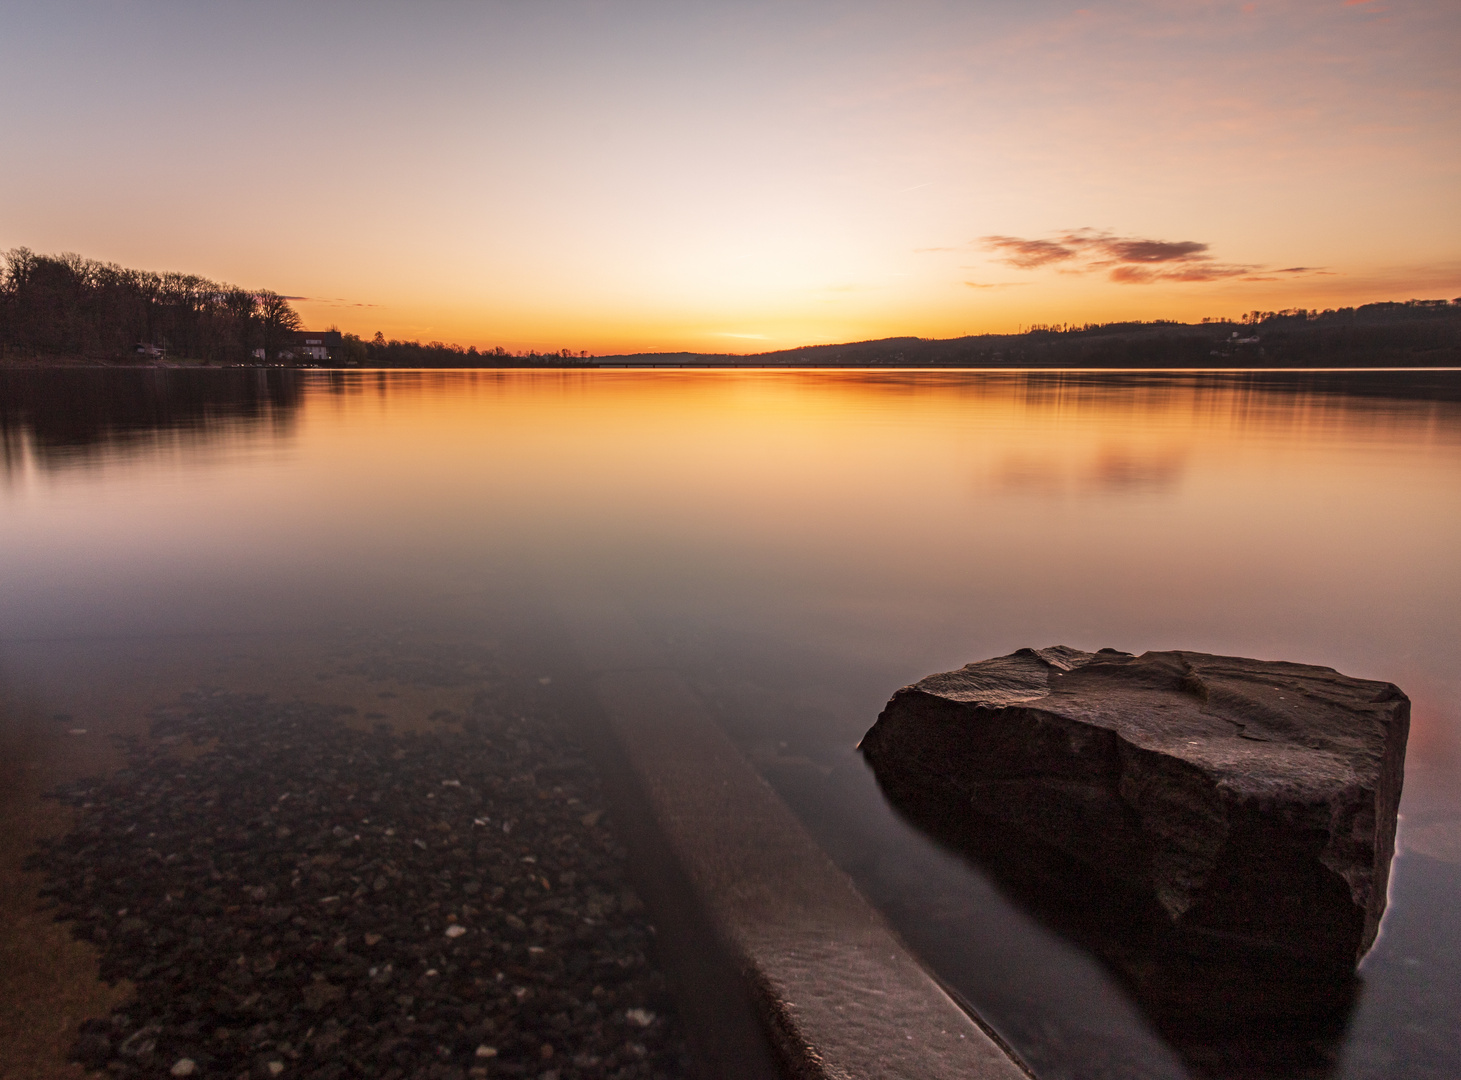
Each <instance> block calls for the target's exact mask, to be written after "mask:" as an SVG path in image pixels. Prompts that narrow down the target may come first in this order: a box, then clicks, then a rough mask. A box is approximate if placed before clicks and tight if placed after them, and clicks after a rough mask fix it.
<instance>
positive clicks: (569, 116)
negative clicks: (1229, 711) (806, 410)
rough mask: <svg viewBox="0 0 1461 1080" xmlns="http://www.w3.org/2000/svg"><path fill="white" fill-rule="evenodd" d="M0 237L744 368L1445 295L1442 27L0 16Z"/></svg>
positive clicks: (1116, 20)
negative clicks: (785, 355)
mask: <svg viewBox="0 0 1461 1080" xmlns="http://www.w3.org/2000/svg"><path fill="white" fill-rule="evenodd" d="M0 12H3V20H4V24H5V31H6V32H5V33H4V34H3V35H0V95H3V96H0V100H3V102H4V106H5V107H4V108H3V109H0V145H4V146H5V147H6V159H7V160H6V167H5V168H4V169H3V170H0V247H4V248H9V247H12V246H17V245H25V246H28V247H31V248H33V249H35V250H38V251H44V252H53V251H61V250H73V251H78V252H81V253H83V254H86V255H90V256H92V257H96V258H104V259H110V260H114V261H117V262H120V263H124V264H126V265H131V266H138V267H145V268H149V269H159V270H160V269H180V270H187V271H192V272H196V273H201V274H205V275H207V276H210V277H213V278H217V279H221V280H227V281H231V282H236V283H238V284H243V285H247V286H252V287H269V288H273V289H276V290H278V291H280V292H284V293H286V294H289V295H292V296H298V297H303V298H305V299H301V300H299V301H297V302H296V306H297V307H298V308H299V309H300V311H301V313H302V314H303V315H304V317H305V319H306V321H307V323H308V324H309V325H311V326H316V327H319V326H325V325H329V324H332V323H333V324H338V325H339V326H340V327H341V328H342V329H345V330H351V331H355V332H357V333H361V334H364V335H369V334H372V333H374V332H375V331H376V330H382V331H384V332H385V333H386V334H387V335H388V336H392V337H407V338H421V339H423V340H430V339H440V340H446V341H452V342H460V343H462V344H475V345H478V346H489V347H490V346H493V345H503V346H505V347H507V348H510V349H526V348H537V349H543V350H549V349H551V350H556V349H559V348H571V349H574V350H575V351H576V350H579V349H587V350H589V351H590V352H594V353H600V354H602V353H609V352H616V351H628V350H639V349H652V350H670V349H696V350H704V351H728V352H753V351H760V350H764V349H771V348H781V347H786V346H792V345H798V344H807V343H815V342H830V341H845V340H856V339H863V338H870V337H881V336H890V335H899V334H917V335H921V336H933V337H947V336H955V335H958V334H962V333H981V332H987V331H1006V330H1011V331H1012V330H1015V329H1016V328H1017V327H1019V326H1020V325H1028V324H1030V323H1032V322H1057V321H1059V322H1064V321H1073V322H1083V321H1088V320H1090V321H1107V320H1113V319H1123V318H1177V319H1185V320H1192V319H1198V318H1201V317H1203V316H1207V315H1212V316H1236V315H1238V314H1239V313H1241V312H1243V311H1246V310H1249V309H1252V308H1255V307H1257V308H1265V309H1273V308H1283V307H1290V306H1305V307H1325V306H1338V305H1343V304H1354V303H1363V302H1366V301H1369V300H1377V299H1406V298H1410V297H1455V296H1458V295H1461V199H1458V197H1457V195H1458V192H1461V139H1458V135H1461V130H1458V126H1461V124H1458V119H1457V118H1458V117H1461V85H1458V84H1461V74H1458V73H1461V65H1458V64H1456V63H1455V57H1456V56H1457V55H1458V54H1461V8H1458V7H1457V6H1456V5H1454V4H1437V3H1434V2H1422V0H1365V2H1355V0H1350V2H1347V3H1346V2H1344V0H1324V2H1317V0H1314V2H1297V0H1296V2H1273V3H1266V2H1261V0H1260V2H1257V3H1205V2H1177V0H1170V2H1161V0H1147V2H1139V0H1138V2H1130V3H1112V4H1100V3H1096V4H1090V5H1088V6H1086V7H1077V6H1075V5H1074V4H1066V3H1051V2H1041V0H1035V2H1030V3H1023V4H992V3H967V2H962V3H955V2H952V0H951V2H948V3H933V2H914V3H903V4H898V5H892V4H866V3H830V2H805V3H784V2H780V3H773V2H769V0H767V2H744V3H709V2H702V3H692V2H675V3H670V2H664V3H643V2H632V0H626V2H622V3H613V4H609V3H587V2H577V3H555V2H553V0H543V2H541V3H534V4H531V5H525V4H517V3H466V2H440V3H433V4H424V5H405V4H383V3H369V2H365V0H362V2H358V3H350V4H346V3H325V2H317V0H316V2H296V3H291V4H282V3H273V2H270V3H258V4H249V5H230V6H223V5H199V4H194V3H181V2H179V3H161V2H141V0H131V2H120V3H115V4H108V5H105V6H100V5H95V4H84V3H66V2H60V3H52V4H46V5H37V4H0Z"/></svg>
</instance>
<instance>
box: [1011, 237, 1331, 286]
mask: <svg viewBox="0 0 1461 1080" xmlns="http://www.w3.org/2000/svg"><path fill="white" fill-rule="evenodd" d="M982 242H983V244H984V246H985V247H986V248H989V249H990V250H992V251H995V252H998V253H999V255H1000V260H999V261H1000V262H1003V263H1005V264H1006V265H1008V266H1013V267H1016V268H1017V269H1020V270H1034V269H1038V268H1039V267H1042V266H1049V265H1052V264H1057V269H1058V271H1059V272H1060V273H1066V274H1088V273H1095V272H1098V271H1105V272H1106V274H1107V277H1108V278H1109V279H1110V280H1111V281H1114V282H1116V283H1117V284H1120V285H1149V284H1152V283H1153V282H1158V281H1179V282H1204V281H1222V280H1224V279H1227V278H1242V277H1246V276H1247V275H1250V274H1252V273H1254V272H1255V271H1261V270H1263V269H1264V268H1263V267H1261V266H1254V265H1250V264H1244V263H1223V262H1217V261H1215V260H1214V259H1213V257H1212V256H1211V255H1210V254H1209V253H1208V248H1209V245H1208V244H1205V243H1203V242H1201V241H1199V240H1151V239H1147V238H1145V237H1139V236H1116V235H1114V234H1112V233H1109V232H1102V231H1100V230H1097V229H1090V228H1086V229H1072V230H1070V231H1068V232H1064V233H1060V234H1058V235H1056V236H1055V237H1052V238H1050V239H1044V240H1041V239H1034V240H1027V239H1025V238H1023V237H1019V236H986V237H983V238H982ZM1272 272H1273V273H1278V274H1293V275H1302V274H1323V273H1327V271H1324V270H1321V269H1318V268H1316V267H1311V266H1290V267H1286V268H1284V269H1282V270H1276V271H1272Z"/></svg>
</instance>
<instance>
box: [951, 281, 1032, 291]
mask: <svg viewBox="0 0 1461 1080" xmlns="http://www.w3.org/2000/svg"><path fill="white" fill-rule="evenodd" d="M964 284H965V285H967V286H969V288H971V289H1015V288H1018V287H1019V286H1021V285H1028V284H1029V282H1028V281H966V282H964Z"/></svg>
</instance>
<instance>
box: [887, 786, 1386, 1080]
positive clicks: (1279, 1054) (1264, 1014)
mask: <svg viewBox="0 0 1461 1080" xmlns="http://www.w3.org/2000/svg"><path fill="white" fill-rule="evenodd" d="M886 781H887V778H886V777H882V776H879V786H880V787H881V789H882V791H883V793H884V795H885V796H886V797H887V798H888V800H889V801H890V802H891V803H892V804H893V806H894V807H895V808H896V809H897V810H898V811H899V813H901V814H902V815H903V816H904V818H905V819H906V820H907V821H909V822H911V823H912V824H913V825H915V826H916V827H917V828H919V829H920V830H922V831H923V832H924V833H925V834H926V835H928V836H929V837H931V838H933V839H934V840H936V841H937V842H938V843H940V844H942V845H943V846H945V847H947V848H949V849H951V850H953V851H956V852H958V853H959V854H960V855H962V856H963V857H964V858H966V859H968V860H969V861H970V863H972V864H973V865H974V866H975V867H976V868H978V870H979V871H980V872H981V873H983V874H984V875H986V876H987V877H988V878H989V879H990V880H991V881H993V882H994V883H995V885H996V886H997V887H998V888H999V889H1000V890H1001V891H1002V892H1003V893H1004V894H1005V896H1006V897H1008V898H1009V899H1011V900H1012V901H1013V902H1014V903H1016V904H1018V905H1019V906H1020V907H1021V908H1022V909H1023V910H1024V911H1025V912H1026V913H1028V914H1030V915H1033V916H1034V917H1035V918H1037V919H1038V920H1039V921H1040V922H1041V923H1042V924H1043V925H1045V926H1046V927H1048V928H1049V929H1051V930H1053V931H1055V932H1056V933H1059V934H1061V935H1062V936H1064V937H1066V938H1067V939H1069V940H1071V941H1073V942H1075V943H1077V944H1078V945H1080V946H1081V947H1082V948H1084V949H1087V950H1089V951H1090V952H1091V953H1093V954H1094V955H1095V956H1097V957H1099V958H1100V959H1101V961H1102V963H1104V964H1105V966H1106V967H1107V968H1108V970H1110V971H1111V972H1112V974H1113V975H1115V976H1116V978H1117V980H1118V981H1119V982H1120V984H1121V986H1122V987H1123V988H1124V989H1125V990H1126V992H1127V994H1128V995H1129V996H1130V998H1131V1000H1132V1001H1133V1002H1134V1003H1135V1004H1136V1005H1137V1006H1138V1008H1140V1009H1141V1011H1142V1012H1143V1013H1144V1014H1145V1015H1146V1017H1147V1018H1148V1020H1149V1021H1150V1022H1151V1023H1152V1025H1153V1026H1154V1027H1155V1028H1156V1030H1157V1031H1158V1032H1159V1033H1160V1034H1161V1035H1162V1037H1163V1038H1164V1039H1165V1040H1166V1041H1167V1042H1168V1043H1169V1044H1170V1045H1171V1046H1172V1047H1173V1048H1174V1049H1176V1050H1177V1052H1178V1053H1179V1054H1180V1056H1181V1058H1182V1060H1183V1062H1184V1063H1185V1064H1186V1065H1187V1067H1188V1068H1189V1069H1190V1070H1191V1072H1192V1073H1193V1075H1194V1076H1198V1077H1205V1078H1207V1077H1210V1078H1215V1080H1216V1078H1223V1080H1229V1078H1249V1080H1258V1078H1269V1077H1271V1078H1273V1080H1291V1078H1300V1077H1303V1078H1313V1080H1322V1078H1324V1077H1328V1076H1331V1075H1333V1073H1334V1070H1335V1069H1336V1068H1337V1066H1338V1061H1339V1048H1340V1044H1341V1042H1342V1040H1343V1038H1344V1034H1345V1030H1346V1028H1347V1026H1348V1023H1349V1017H1350V1012H1351V1010H1352V1008H1353V1007H1354V1004H1355V1002H1356V1000H1357V998H1358V993H1359V986H1360V982H1359V979H1358V978H1357V977H1356V975H1355V973H1354V971H1353V969H1351V968H1328V967H1325V966H1324V965H1321V964H1315V963H1313V962H1311V961H1308V960H1299V959H1287V958H1284V957H1282V956H1279V955H1275V953H1274V952H1273V951H1272V950H1263V951H1260V950H1257V949H1245V948H1243V947H1241V945H1239V944H1238V943H1236V942H1234V941H1228V940H1223V941H1218V940H1217V939H1214V938H1208V939H1206V940H1204V939H1203V938H1201V937H1199V936H1195V935H1191V934H1183V935H1179V934H1177V933H1175V932H1173V930H1172V926H1171V920H1170V919H1168V918H1167V917H1166V916H1165V914H1164V913H1163V912H1162V911H1161V909H1160V908H1159V907H1158V905H1157V904H1155V903H1154V902H1153V900H1152V898H1151V896H1150V895H1147V894H1145V893H1143V892H1141V891H1139V890H1136V889H1125V888H1123V887H1122V883H1121V882H1120V881H1116V880H1113V879H1111V878H1109V877H1103V876H1099V875H1098V874H1097V873H1096V872H1095V871H1094V870H1093V868H1092V867H1091V866H1090V865H1089V864H1088V863H1083V862H1079V861H1077V860H1075V859H1073V858H1072V857H1071V856H1069V855H1067V854H1065V853H1063V852H1060V851H1058V850H1056V849H1055V848H1053V847H1051V846H1049V845H1048V844H1045V843H1042V842H1041V841H1040V840H1039V839H1038V838H1036V837H1034V836H1033V835H1027V834H1024V833H1022V832H1020V831H1019V830H1017V829H1013V828H1011V826H1010V825H1009V824H1008V823H1005V822H999V821H995V820H994V819H991V818H987V817H985V816H984V815H982V814H979V813H977V812H976V811H974V810H973V809H972V808H971V807H970V806H969V805H968V804H967V802H955V801H953V800H946V799H938V798H935V797H931V796H929V795H928V794H927V793H926V792H917V791H914V790H911V789H909V788H908V787H907V786H906V785H898V784H894V783H888V782H886Z"/></svg>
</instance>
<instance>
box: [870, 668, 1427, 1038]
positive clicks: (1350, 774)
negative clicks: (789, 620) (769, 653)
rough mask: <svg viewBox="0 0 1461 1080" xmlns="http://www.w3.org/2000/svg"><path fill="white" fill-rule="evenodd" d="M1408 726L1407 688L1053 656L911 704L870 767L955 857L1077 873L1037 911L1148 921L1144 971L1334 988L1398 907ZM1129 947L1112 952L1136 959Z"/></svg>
mask: <svg viewBox="0 0 1461 1080" xmlns="http://www.w3.org/2000/svg"><path fill="white" fill-rule="evenodd" d="M1409 716H1410V702H1409V700H1408V699H1407V698H1406V696H1405V695H1404V694H1403V693H1401V691H1400V690H1399V689H1398V688H1396V687H1395V686H1393V685H1391V684H1390V683H1384V682H1373V681H1368V680H1363V679H1352V678H1349V677H1347V676H1344V675H1341V674H1339V673H1338V672H1336V671H1333V670H1332V669H1330V668H1324V667H1314V666H1309V665H1304V664H1289V663H1279V662H1270V661H1261V660H1248V659H1241V658H1237V657H1226V656H1211V655H1207V654H1205V653H1193V652H1175V651H1174V652H1148V653H1145V654H1143V655H1141V656H1133V655H1131V654H1129V653H1121V652H1116V651H1114V650H1110V649H1103V650H1102V651H1101V652H1099V653H1087V652H1081V651H1079V650H1076V649H1071V648H1067V647H1064V646H1056V647H1053V648H1048V649H1021V650H1019V651H1018V652H1015V653H1012V654H1010V655H1009V656H1003V657H998V658H995V659H992V660H985V661H982V662H979V663H974V664H969V665H968V666H966V667H964V668H961V669H959V670H958V671H951V672H945V673H942V674H938V675H931V676H929V677H928V678H925V679H923V680H921V681H919V682H917V683H915V684H913V685H912V686H907V687H904V688H903V689H901V690H899V691H898V692H897V693H896V694H894V695H893V698H892V700H890V701H889V702H888V705H887V707H886V708H885V709H884V710H883V712H882V714H881V715H880V716H879V717H878V720H877V723H876V724H874V725H873V727H872V729H871V730H870V731H868V733H867V735H866V736H865V737H864V738H863V741H862V745H861V750H862V752H863V754H864V755H865V756H866V758H867V760H868V762H869V764H871V766H872V767H873V770H874V772H875V774H876V775H877V778H878V782H879V784H880V785H881V786H882V787H883V790H884V791H885V792H886V793H887V794H888V795H889V796H890V798H891V799H892V801H893V802H894V804H895V805H897V806H898V807H899V809H901V810H903V811H904V812H905V813H907V814H909V815H910V816H911V817H912V818H913V819H914V820H915V821H917V822H919V823H921V824H925V825H927V824H928V823H936V824H935V825H934V829H935V830H936V831H937V833H938V834H939V837H940V839H943V840H945V841H946V842H952V843H955V844H956V845H958V844H959V843H960V842H961V834H967V836H968V838H969V843H970V844H972V845H973V847H972V848H971V850H975V849H977V851H978V852H985V853H987V852H988V851H989V850H991V847H990V845H991V843H994V844H996V845H1003V846H1007V845H1008V844H1010V843H1025V844H1027V845H1028V847H1029V850H1030V852H1031V857H1032V859H1033V860H1035V861H1039V860H1040V859H1044V860H1045V862H1046V864H1048V865H1050V866H1056V865H1057V864H1058V865H1060V866H1064V867H1067V868H1073V871H1071V870H1069V869H1062V870H1059V871H1058V872H1055V871H1052V872H1051V873H1052V874H1053V875H1054V876H1053V877H1052V876H1050V875H1047V876H1046V877H1045V878H1043V879H1042V881H1045V882H1046V885H1047V886H1048V888H1032V890H1031V891H1032V892H1034V893H1040V892H1047V893H1048V889H1056V890H1058V891H1061V892H1064V893H1070V892H1071V890H1072V889H1077V890H1078V891H1079V892H1080V893H1081V894H1082V895H1080V896H1074V895H1067V896H1066V897H1064V898H1063V900H1064V901H1067V903H1066V904H1065V906H1066V907H1068V908H1081V907H1085V906H1086V905H1087V904H1089V905H1090V907H1092V908H1094V907H1104V908H1106V909H1107V910H1108V911H1117V912H1120V913H1121V915H1120V917H1121V918H1125V919H1128V920H1129V921H1131V922H1133V923H1134V922H1137V921H1140V920H1142V919H1145V920H1146V921H1147V922H1148V923H1149V924H1150V925H1148V926H1146V927H1145V928H1144V929H1143V932H1142V941H1143V943H1144V944H1143V946H1142V948H1141V950H1140V951H1142V952H1146V953H1148V955H1150V950H1151V949H1155V950H1157V951H1160V952H1166V953H1171V952H1174V951H1176V952H1185V953H1188V954H1206V955H1208V956H1213V957H1220V958H1232V959H1233V960H1234V962H1235V963H1236V962H1238V961H1239V958H1241V963H1243V964H1247V965H1249V966H1248V967H1247V968H1246V970H1248V971H1253V970H1255V969H1253V968H1252V966H1251V965H1252V963H1254V962H1258V963H1272V962H1279V963H1284V964H1290V965H1298V967H1294V968H1293V969H1292V970H1301V969H1303V968H1306V967H1309V966H1313V965H1317V966H1318V967H1319V968H1322V969H1325V970H1328V971H1331V972H1336V973H1339V972H1348V971H1352V970H1353V967H1354V964H1355V963H1356V962H1357V960H1358V959H1359V958H1360V957H1362V956H1363V955H1364V953H1365V952H1366V951H1367V950H1368V949H1369V947H1370V945H1371V944H1373V942H1374V940H1375V935H1376V933H1377V931H1378V929H1379V924H1380V918H1381V916H1382V915H1383V913H1384V910H1385V898H1386V887H1387V883H1388V879H1389V871H1390V861H1391V856H1392V855H1393V853H1394V846H1395V824H1396V809H1397V806H1398V804H1399V801H1400V788H1401V780H1402V773H1403V766H1404V760H1405V743H1406V736H1407V733H1408V729H1409ZM993 833H1002V834H1003V836H1001V837H999V838H998V839H997V840H992V839H991V838H992V834H993ZM965 846H969V845H968V844H966V845H965ZM1052 859H1053V860H1054V861H1053V862H1052V861H1051V860H1052ZM1004 863H1006V864H1008V863H1010V860H1008V859H1006V860H1004ZM1072 872H1074V877H1073V876H1072ZM1016 873H1018V874H1027V871H1026V870H1023V869H1021V870H1017V871H1016ZM1032 881H1033V879H1032ZM1093 889H1094V890H1097V891H1099V892H1101V893H1102V896H1101V897H1093V896H1091V895H1090V893H1091V890H1093ZM1113 897H1115V898H1118V899H1117V901H1116V902H1115V903H1113V901H1112V898H1113ZM1092 918H1094V916H1090V917H1087V915H1077V916H1075V917H1074V919H1075V922H1079V923H1082V924H1085V923H1089V922H1090V921H1091V919H1092ZM1062 919H1064V920H1065V921H1067V922H1070V921H1071V917H1070V916H1069V913H1067V915H1066V916H1062ZM1110 921H1111V920H1110V919H1109V918H1108V919H1106V922H1107V923H1109V922H1110ZM1072 925H1074V923H1072ZM1083 933H1084V931H1083ZM1101 935H1104V936H1102V940H1103V941H1106V942H1107V943H1108V944H1109V942H1111V941H1113V940H1115V939H1114V938H1113V937H1112V934H1111V932H1110V927H1109V926H1107V927H1105V928H1104V929H1102V930H1101ZM1116 936H1117V937H1118V938H1121V939H1122V942H1123V943H1122V944H1121V946H1120V948H1116V947H1115V946H1112V947H1111V948H1106V949H1102V950H1101V951H1103V952H1105V953H1107V954H1108V956H1110V955H1111V954H1112V953H1113V950H1114V952H1119V953H1120V954H1121V955H1123V956H1127V955H1129V954H1130V948H1129V947H1128V946H1129V944H1130V941H1131V940H1134V939H1133V938H1132V935H1130V934H1126V933H1125V932H1124V931H1122V932H1121V933H1119V934H1117V935H1116ZM1121 966H1123V967H1126V966H1128V965H1127V964H1125V963H1122V964H1121ZM1132 970H1133V971H1134V970H1135V967H1132ZM1244 977H1245V978H1246V977H1247V976H1244ZM1304 977H1305V978H1308V975H1305V976H1304ZM1335 977H1336V978H1339V977H1340V976H1339V975H1338V974H1336V976H1335ZM1336 985H1338V984H1336ZM1347 994H1348V991H1346V992H1345V996H1347ZM1163 996H1164V997H1165V996H1166V995H1165V994H1164V995H1163ZM1225 996H1226V995H1225ZM1263 996H1265V997H1267V996H1269V995H1267V994H1265V995H1263ZM1231 1004H1232V1001H1231V998H1230V997H1229V1006H1231ZM1239 1011H1240V1012H1241V1011H1242V1010H1239Z"/></svg>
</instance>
